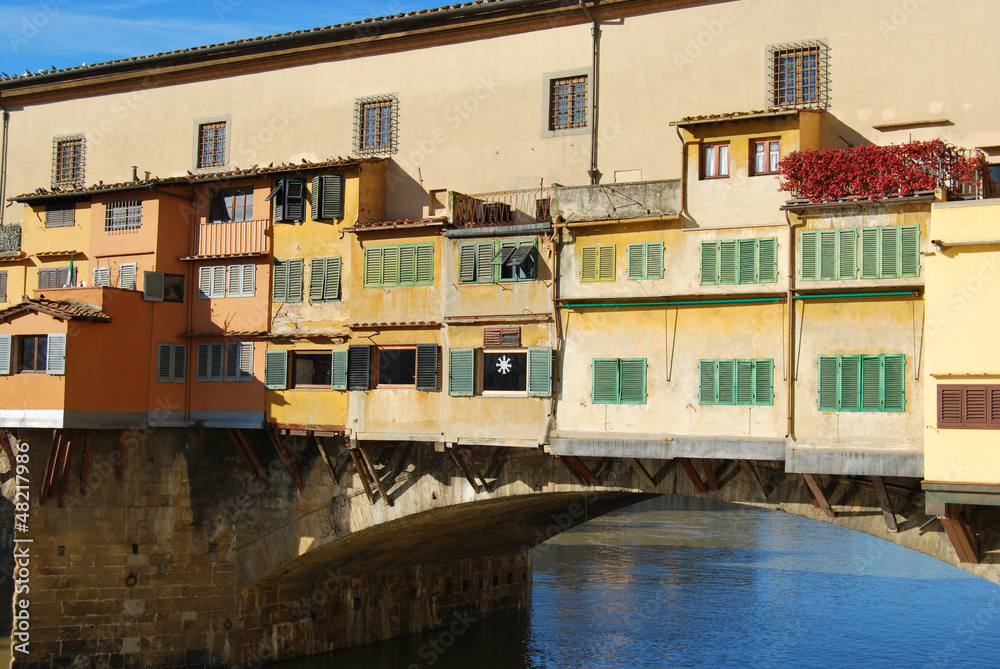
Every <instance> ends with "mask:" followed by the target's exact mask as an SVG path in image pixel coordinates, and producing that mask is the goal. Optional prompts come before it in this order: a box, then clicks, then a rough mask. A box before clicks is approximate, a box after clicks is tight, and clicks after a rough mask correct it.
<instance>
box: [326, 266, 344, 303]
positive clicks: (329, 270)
mask: <svg viewBox="0 0 1000 669" xmlns="http://www.w3.org/2000/svg"><path fill="white" fill-rule="evenodd" d="M340 270H341V259H340V258H339V257H338V258H327V259H326V285H325V286H324V288H323V299H325V300H339V299H340V273H341V271H340Z"/></svg>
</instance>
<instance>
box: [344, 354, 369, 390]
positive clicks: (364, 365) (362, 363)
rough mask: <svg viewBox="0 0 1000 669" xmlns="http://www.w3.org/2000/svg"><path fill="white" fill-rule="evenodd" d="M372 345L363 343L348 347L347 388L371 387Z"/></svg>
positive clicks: (365, 388) (360, 388)
mask: <svg viewBox="0 0 1000 669" xmlns="http://www.w3.org/2000/svg"><path fill="white" fill-rule="evenodd" d="M371 370H372V346H371V345H370V344H361V345H355V346H349V347H347V389H348V390H368V389H369V388H371Z"/></svg>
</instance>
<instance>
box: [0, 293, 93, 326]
mask: <svg viewBox="0 0 1000 669" xmlns="http://www.w3.org/2000/svg"><path fill="white" fill-rule="evenodd" d="M30 313H38V314H45V315H47V316H52V317H53V318H57V319H59V320H61V321H87V322H91V323H110V322H111V316H109V315H108V314H106V313H104V312H103V311H100V310H99V309H94V308H93V307H91V306H88V305H83V304H77V303H75V302H65V301H62V300H46V299H35V300H26V301H25V302H21V303H20V304H16V305H14V306H12V307H8V308H6V309H4V310H3V311H0V323H7V322H9V321H10V320H11V319H13V318H17V317H19V316H23V315H25V314H30Z"/></svg>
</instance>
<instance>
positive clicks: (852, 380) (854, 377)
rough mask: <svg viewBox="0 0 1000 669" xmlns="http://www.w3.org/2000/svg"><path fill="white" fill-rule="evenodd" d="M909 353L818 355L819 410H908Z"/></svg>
mask: <svg viewBox="0 0 1000 669" xmlns="http://www.w3.org/2000/svg"><path fill="white" fill-rule="evenodd" d="M905 368H906V356H905V355H902V354H892V355H890V354H885V353H882V354H878V355H821V356H819V381H818V384H817V385H818V387H819V393H818V394H819V398H818V399H819V402H818V403H819V410H820V411H905V410H906V377H905V374H904V372H905Z"/></svg>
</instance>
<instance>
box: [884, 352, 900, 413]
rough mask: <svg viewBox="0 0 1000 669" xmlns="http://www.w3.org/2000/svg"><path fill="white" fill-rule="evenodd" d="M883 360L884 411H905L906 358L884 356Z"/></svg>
mask: <svg viewBox="0 0 1000 669" xmlns="http://www.w3.org/2000/svg"><path fill="white" fill-rule="evenodd" d="M882 360H883V369H884V373H883V379H884V391H883V403H882V410H883V411H904V410H905V409H906V377H905V369H906V356H904V355H884V356H882Z"/></svg>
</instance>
